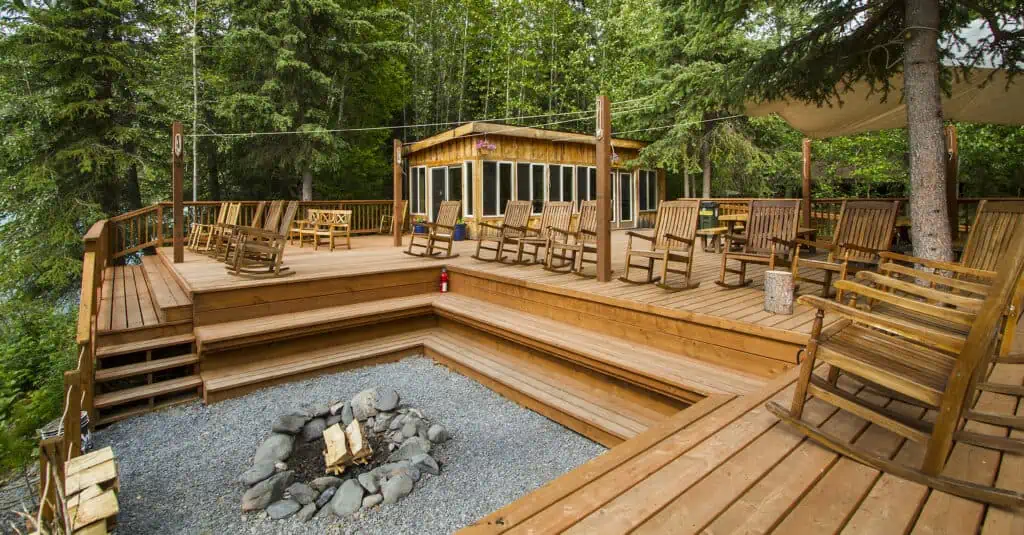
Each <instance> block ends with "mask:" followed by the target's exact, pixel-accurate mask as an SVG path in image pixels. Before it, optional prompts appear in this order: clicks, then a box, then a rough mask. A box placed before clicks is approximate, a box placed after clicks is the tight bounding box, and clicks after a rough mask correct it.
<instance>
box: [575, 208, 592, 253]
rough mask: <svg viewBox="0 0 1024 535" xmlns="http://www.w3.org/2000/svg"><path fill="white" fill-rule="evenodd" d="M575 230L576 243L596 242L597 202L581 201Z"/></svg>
mask: <svg viewBox="0 0 1024 535" xmlns="http://www.w3.org/2000/svg"><path fill="white" fill-rule="evenodd" d="M576 229H577V232H579V234H578V236H577V241H578V242H580V243H583V242H593V241H597V201H583V204H581V205H580V217H579V222H578V223H577V224H576Z"/></svg>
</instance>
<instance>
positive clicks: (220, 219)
mask: <svg viewBox="0 0 1024 535" xmlns="http://www.w3.org/2000/svg"><path fill="white" fill-rule="evenodd" d="M230 207H231V203H226V202H222V203H220V208H219V209H218V210H217V224H218V225H220V224H222V223H224V221H226V220H227V218H228V209H229V208H230Z"/></svg>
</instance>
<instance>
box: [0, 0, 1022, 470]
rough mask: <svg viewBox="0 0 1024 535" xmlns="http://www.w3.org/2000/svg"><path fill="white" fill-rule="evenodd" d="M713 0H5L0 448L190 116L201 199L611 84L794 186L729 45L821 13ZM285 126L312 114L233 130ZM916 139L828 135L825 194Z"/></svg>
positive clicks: (987, 189) (820, 150) (821, 191)
mask: <svg viewBox="0 0 1024 535" xmlns="http://www.w3.org/2000/svg"><path fill="white" fill-rule="evenodd" d="M765 4H770V3H765ZM702 5H703V4H702V2H699V1H693V2H691V1H687V0H661V1H656V0H646V1H645V0H595V1H582V0H568V1H567V0H397V1H392V2H380V1H371V0H303V1H293V2H278V1H274V0H233V1H232V0H198V2H191V1H189V0H183V1H173V2H172V1H167V0H0V95H2V99H0V124H2V128H3V139H2V142H0V250H2V251H3V259H2V263H0V459H2V461H0V462H2V463H3V466H0V470H2V468H11V467H14V466H17V465H19V464H20V463H21V462H23V461H24V460H25V459H28V458H29V457H30V456H31V454H32V447H33V444H34V440H32V437H33V433H34V430H35V429H36V428H37V427H38V426H40V425H41V424H42V423H44V422H45V421H46V420H48V419H50V418H53V417H55V416H56V414H57V412H58V409H59V407H60V403H61V399H60V397H61V395H60V393H61V383H60V380H61V377H62V376H61V374H60V373H59V372H60V371H62V370H64V369H67V368H69V367H70V364H71V362H72V359H73V358H74V355H73V350H74V345H73V344H74V336H73V332H74V330H73V325H74V321H75V317H74V316H75V314H76V312H77V307H76V306H75V299H77V295H76V288H77V285H78V283H79V277H80V272H81V258H82V248H81V236H82V234H83V233H84V231H85V229H87V228H88V227H89V225H90V224H91V223H92V222H94V221H96V220H97V219H99V218H102V217H107V216H110V215H114V214H117V213H120V212H124V211H128V210H132V209H135V208H138V207H140V206H143V205H146V204H149V203H151V202H155V201H159V200H166V199H168V198H169V194H170V166H169V163H168V159H169V158H168V148H169V143H168V138H169V130H170V123H171V122H172V121H174V120H180V121H182V122H183V123H185V125H186V133H188V134H193V133H195V134H201V135H202V137H197V138H196V151H195V153H192V151H191V150H190V149H191V148H192V144H191V141H192V138H189V140H188V142H187V143H186V149H187V150H188V160H187V165H188V170H187V172H186V192H185V197H186V198H191V197H192V188H191V180H190V179H191V176H192V172H193V170H195V172H196V175H197V176H198V191H197V192H196V194H197V196H198V198H199V199H202V200H211V199H275V198H310V197H311V198H327V199H380V198H388V197H389V196H390V188H391V161H390V157H391V153H390V146H391V145H390V143H391V139H392V138H396V137H397V138H399V139H402V140H403V141H410V140H415V139H419V138H422V137H425V136H428V135H431V134H434V133H437V132H439V131H443V130H447V129H449V128H452V127H454V126H455V125H456V124H458V123H461V122H465V121H470V120H483V119H492V120H495V119H504V120H501V121H499V122H505V123H508V124H519V125H540V126H549V127H553V128H558V129H563V130H573V131H579V132H591V131H592V130H593V128H594V120H593V119H592V118H591V117H592V114H591V113H587V112H588V110H592V109H593V108H594V100H595V97H596V96H597V95H598V94H606V95H608V96H609V97H610V99H611V101H612V102H613V103H615V102H621V101H631V104H629V105H628V106H626V107H625V108H624V109H628V110H629V111H628V112H625V113H621V114H617V115H616V116H615V117H614V121H613V129H614V132H616V133H617V134H615V135H619V136H621V137H627V138H633V139H641V140H647V141H651V142H653V143H652V145H651V146H650V147H649V149H648V150H646V151H645V152H644V153H643V155H642V158H643V160H644V161H645V163H647V164H652V165H657V166H660V167H664V168H666V169H668V170H669V175H668V176H669V180H668V184H669V191H668V197H669V198H673V197H678V196H681V195H682V194H683V189H684V188H683V177H684V176H687V177H694V178H696V179H695V180H693V184H694V188H693V190H692V192H691V194H692V195H693V196H699V195H700V193H701V180H700V177H703V176H707V177H709V178H710V184H711V192H710V193H711V194H712V196H716V197H725V196H765V197H770V196H790V197H792V196H798V194H799V188H800V161H801V153H800V150H801V146H800V145H801V143H800V141H801V138H802V136H801V135H800V133H799V132H797V131H795V130H793V129H792V128H790V127H789V126H787V125H786V124H785V123H784V122H783V121H782V120H781V119H778V118H772V117H768V118H745V117H742V116H737V115H739V114H738V111H737V110H740V109H741V107H740V106H741V105H742V99H741V98H740V97H738V96H737V95H738V93H737V92H736V91H735V88H736V85H737V84H738V83H739V82H740V78H741V77H742V75H743V73H737V71H736V69H730V68H729V67H730V66H731V65H736V64H740V63H742V62H745V61H750V60H751V59H752V58H757V57H759V56H760V54H761V52H763V51H764V50H765V49H767V48H770V47H775V46H778V45H779V43H782V42H784V41H785V40H786V39H787V37H788V35H789V34H788V33H787V32H789V31H791V29H792V28H793V27H799V26H800V25H801V24H805V23H807V22H808V21H810V18H811V13H809V12H808V11H807V10H804V9H800V8H799V7H787V8H782V7H768V6H767V5H762V4H760V3H757V2H754V3H753V7H751V6H747V7H748V9H749V10H750V15H749V16H747V17H746V19H745V20H744V21H743V22H742V23H741V24H736V25H730V26H728V27H723V26H722V25H717V26H716V25H715V21H709V20H708V19H707V17H706V13H705V12H704V11H702V9H701V8H702ZM787 5H789V4H787ZM193 74H195V78H194V81H195V85H193ZM890 98H898V96H891V97H890ZM572 112H580V113H579V114H578V115H575V116H574V115H567V114H570V113H572ZM526 116H529V117H532V118H530V119H518V120H517V119H506V118H515V117H526ZM574 117H578V119H575V120H573V118H574ZM567 118H568V119H567ZM193 119H195V128H194V129H193V127H192V125H193ZM551 123H557V124H551ZM409 125H427V126H419V127H408V126H409ZM339 129H340V130H348V131H344V132H333V133H324V132H322V130H339ZM351 129H366V130H355V131H353V130H351ZM958 129H959V136H960V151H961V153H960V181H961V186H960V187H961V195H962V196H1020V195H1022V193H1024V192H1022V188H1024V165H1022V162H1024V129H1021V128H1019V127H1006V126H993V125H975V124H959V125H958ZM282 131H300V132H301V131H304V132H306V133H304V134H293V135H266V136H244V135H243V136H224V135H223V134H234V133H246V132H282ZM907 151H908V148H907V136H906V132H905V131H904V130H890V131H881V132H874V133H869V134H862V135H857V136H850V137H844V138H835V139H830V140H823V141H819V142H815V145H814V168H813V175H814V180H815V182H814V195H815V196H825V197H832V196H861V197H867V196H904V195H906V194H907V193H908V191H907V190H908V183H909V181H908V157H907Z"/></svg>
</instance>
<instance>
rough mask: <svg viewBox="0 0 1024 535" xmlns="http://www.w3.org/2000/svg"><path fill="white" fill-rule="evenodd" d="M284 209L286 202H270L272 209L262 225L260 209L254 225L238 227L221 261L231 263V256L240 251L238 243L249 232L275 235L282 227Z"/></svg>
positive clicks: (226, 246)
mask: <svg viewBox="0 0 1024 535" xmlns="http://www.w3.org/2000/svg"><path fill="white" fill-rule="evenodd" d="M283 209H284V201H280V200H278V201H270V209H269V210H268V211H267V216H266V219H264V220H263V223H262V225H261V224H260V219H262V213H261V211H260V210H259V209H258V210H257V212H256V216H255V217H253V224H252V225H248V226H240V227H236V228H235V230H234V232H233V234H232V236H231V237H230V239H229V240H227V242H226V243H225V244H224V249H223V251H222V252H223V253H224V256H223V257H222V258H221V260H222V261H223V262H225V263H231V261H232V260H231V258H232V256H231V254H232V253H234V252H235V251H236V250H237V249H238V241H239V239H240V238H241V236H242V234H244V233H245V232H246V231H247V230H263V231H266V232H269V233H275V232H276V231H277V229H278V227H279V226H280V225H281V212H282V210H283Z"/></svg>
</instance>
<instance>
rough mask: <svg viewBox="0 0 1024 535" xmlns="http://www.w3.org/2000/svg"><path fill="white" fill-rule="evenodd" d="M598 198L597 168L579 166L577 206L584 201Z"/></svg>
mask: <svg viewBox="0 0 1024 535" xmlns="http://www.w3.org/2000/svg"><path fill="white" fill-rule="evenodd" d="M595 199H597V168H596V167H584V166H582V165H581V166H579V167H577V168H576V206H577V207H578V206H580V205H581V203H582V202H583V201H593V200H595Z"/></svg>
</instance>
